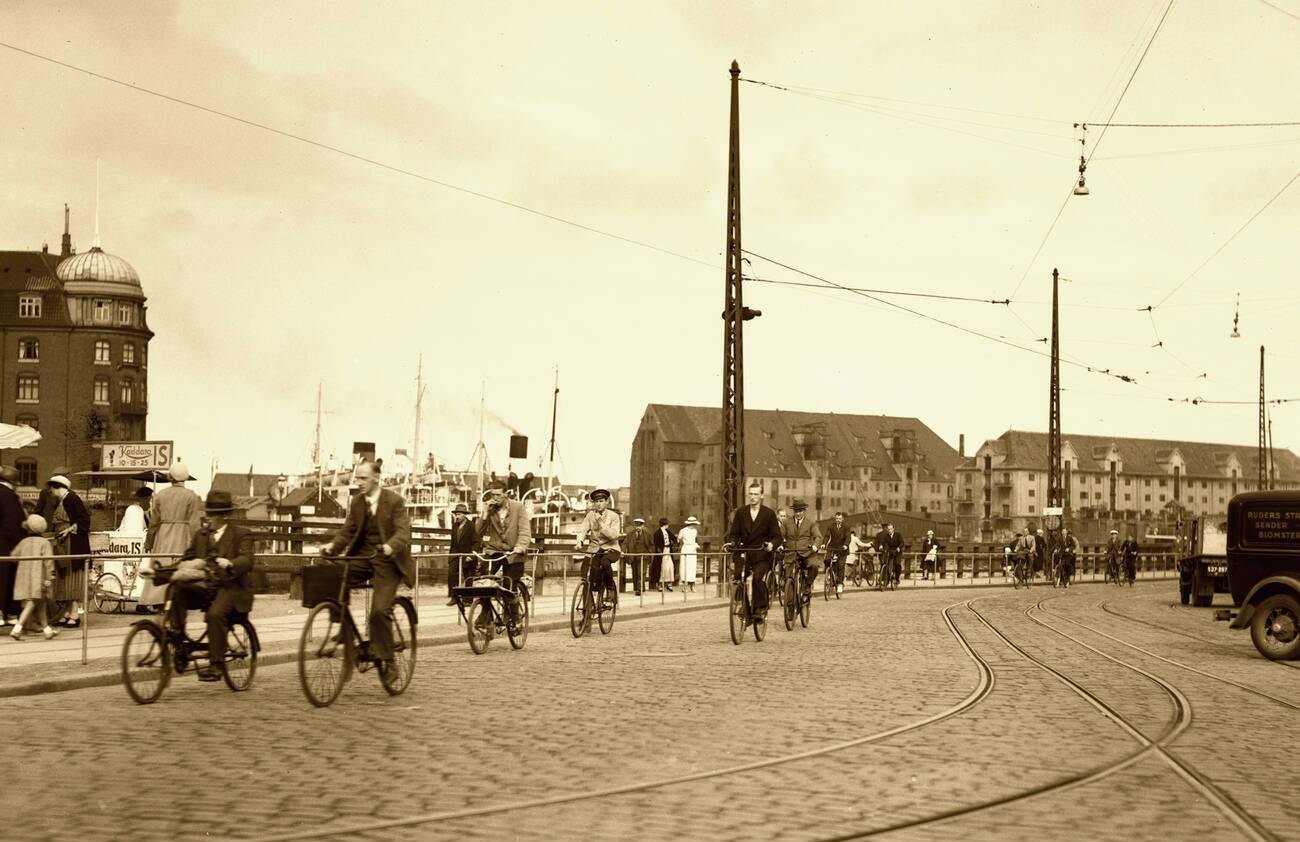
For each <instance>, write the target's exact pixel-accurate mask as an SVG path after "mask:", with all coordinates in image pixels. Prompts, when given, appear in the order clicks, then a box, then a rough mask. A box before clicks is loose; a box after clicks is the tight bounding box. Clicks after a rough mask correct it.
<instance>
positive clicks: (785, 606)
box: [781, 579, 799, 631]
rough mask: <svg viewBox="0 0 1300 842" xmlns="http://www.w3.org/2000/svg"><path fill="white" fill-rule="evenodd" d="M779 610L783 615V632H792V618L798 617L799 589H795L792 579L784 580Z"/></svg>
mask: <svg viewBox="0 0 1300 842" xmlns="http://www.w3.org/2000/svg"><path fill="white" fill-rule="evenodd" d="M781 608H782V610H783V612H784V614H785V630H786V631H794V618H795V617H797V616H799V589H798V588H797V587H795V584H794V579H786V580H785V593H784V595H783V597H782V600H781Z"/></svg>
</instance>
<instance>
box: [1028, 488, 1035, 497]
mask: <svg viewBox="0 0 1300 842" xmlns="http://www.w3.org/2000/svg"><path fill="white" fill-rule="evenodd" d="M1029 496H1030V497H1033V496H1034V489H1032V488H1031V489H1029Z"/></svg>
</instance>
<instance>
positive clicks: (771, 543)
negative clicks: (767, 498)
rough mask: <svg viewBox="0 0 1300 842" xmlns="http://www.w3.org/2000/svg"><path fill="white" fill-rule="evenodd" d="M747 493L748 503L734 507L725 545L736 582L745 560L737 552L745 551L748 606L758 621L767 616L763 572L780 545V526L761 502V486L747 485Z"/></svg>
mask: <svg viewBox="0 0 1300 842" xmlns="http://www.w3.org/2000/svg"><path fill="white" fill-rule="evenodd" d="M748 492H749V493H748V495H747V496H748V498H749V499H748V505H745V506H741V507H740V508H739V509H736V513H735V514H734V515H732V518H731V529H730V531H728V532H727V546H728V547H729V548H730V549H731V550H732V551H733V552H735V553H736V559H735V564H733V565H732V578H733V579H734V580H735V581H737V582H739V581H740V580H741V579H743V578H744V575H745V563H744V562H742V560H741V557H740V552H739V551H741V550H747V551H748V552H746V553H745V559H746V561H747V562H748V564H749V569H750V571H751V572H752V574H753V577H754V579H753V588H754V601H753V603H752V604H751V606H750V609H751V610H752V611H753V614H754V618H755V619H756V620H758V621H759V622H761V621H762V620H763V619H764V618H766V617H767V603H768V596H767V581H766V580H767V571H768V570H769V569H771V566H772V551H773V550H775V549H776V548H777V547H778V546H780V545H781V525H780V524H779V523H777V522H776V512H774V511H772V510H771V509H769V508H768V507H767V506H764V505H763V486H761V485H751V486H750V487H749V489H748Z"/></svg>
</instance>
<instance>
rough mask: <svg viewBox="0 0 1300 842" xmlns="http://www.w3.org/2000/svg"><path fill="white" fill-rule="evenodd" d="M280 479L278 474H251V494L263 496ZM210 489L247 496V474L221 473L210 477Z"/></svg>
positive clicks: (268, 492) (232, 494) (267, 493)
mask: <svg viewBox="0 0 1300 842" xmlns="http://www.w3.org/2000/svg"><path fill="white" fill-rule="evenodd" d="M279 479H280V475H279V474H253V496H254V497H263V496H266V495H269V494H270V493H271V488H272V486H274V485H275V484H276V482H277V481H278V480H279ZM211 490H212V491H224V492H226V493H227V494H229V495H231V496H232V497H234V496H239V495H243V496H245V497H247V496H248V474H236V473H222V474H216V475H214V476H213V477H212V489H211Z"/></svg>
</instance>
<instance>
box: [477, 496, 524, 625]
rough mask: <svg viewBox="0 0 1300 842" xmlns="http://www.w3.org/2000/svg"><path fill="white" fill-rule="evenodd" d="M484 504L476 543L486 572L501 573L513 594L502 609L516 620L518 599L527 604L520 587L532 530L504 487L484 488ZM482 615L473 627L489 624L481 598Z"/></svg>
mask: <svg viewBox="0 0 1300 842" xmlns="http://www.w3.org/2000/svg"><path fill="white" fill-rule="evenodd" d="M485 492H486V493H485V496H484V501H485V503H486V508H485V509H484V512H483V516H482V517H481V518H479V521H478V539H479V544H480V545H481V546H482V548H483V554H484V555H485V556H487V557H488V558H489V559H490V560H491V565H492V566H491V569H490V570H489V571H488V572H489V573H491V574H493V575H497V574H499V573H501V572H502V571H504V575H505V576H507V577H509V579H510V581H511V583H512V584H513V586H514V589H515V591H516V594H515V599H513V600H511V601H510V603H509V604H508V605H507V607H506V611H508V612H509V614H510V618H511V620H512V621H513V620H518V619H520V613H519V605H520V603H519V599H521V598H522V599H524V600H525V601H526V600H528V598H529V596H528V588H527V587H526V586H525V585H524V582H523V579H524V562H525V561H526V560H527V558H528V548H529V547H531V546H532V543H533V527H532V524H531V523H530V522H529V519H528V509H527V507H526V506H524V504H523V503H522V502H520V501H518V500H514V499H511V498H509V497H507V496H506V484H505V483H504V482H502V481H501V480H498V479H494V480H492V481H491V482H489V483H488V484H487V488H486V489H485ZM483 602H484V609H485V610H484V611H483V612H482V613H481V614H480V615H479V619H478V620H477V623H478V624H480V625H482V626H486V625H488V624H489V623H491V622H492V612H491V611H488V610H486V608H487V606H486V603H487V598H486V597H484V600H483Z"/></svg>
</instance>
